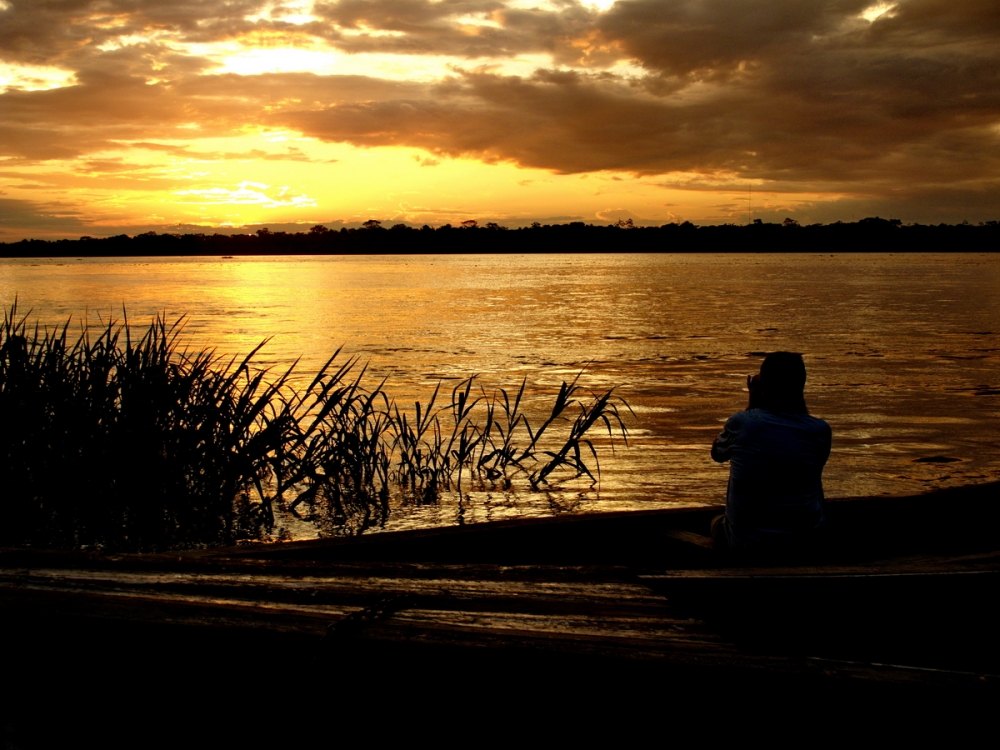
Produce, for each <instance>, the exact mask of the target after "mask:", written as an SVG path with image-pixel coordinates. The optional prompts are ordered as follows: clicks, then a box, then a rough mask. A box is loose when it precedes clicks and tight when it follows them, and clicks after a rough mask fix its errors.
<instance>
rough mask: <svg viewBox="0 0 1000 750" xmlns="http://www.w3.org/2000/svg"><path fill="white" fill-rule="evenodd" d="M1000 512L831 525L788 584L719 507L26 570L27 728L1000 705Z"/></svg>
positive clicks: (838, 512)
mask: <svg viewBox="0 0 1000 750" xmlns="http://www.w3.org/2000/svg"><path fill="white" fill-rule="evenodd" d="M997 490H998V485H997V484H996V483H992V484H987V485H978V486H972V487H966V488H960V489H954V490H946V491H942V492H937V493H928V494H927V495H921V496H910V497H906V498H891V499H888V498H865V499H862V498H855V499H845V500H840V501H831V503H830V512H831V518H832V519H833V522H834V523H835V524H836V526H837V530H838V533H839V534H840V542H839V547H838V549H836V550H834V551H833V552H831V553H830V555H829V556H828V557H827V559H826V560H824V561H810V562H808V563H800V564H791V565H789V564H783V565H782V566H777V565H776V564H773V563H772V564H770V565H764V564H760V565H752V566H746V565H744V566H736V565H734V564H733V561H726V560H724V559H720V558H718V557H717V556H716V555H715V554H714V553H713V552H711V551H709V550H708V549H706V548H705V547H704V546H703V545H702V544H701V541H702V540H703V538H701V537H700V536H699V532H700V531H702V530H703V529H704V526H705V522H706V521H707V519H708V517H709V516H710V515H711V514H712V513H713V512H715V511H716V509H715V508H710V507H708V508H701V509H679V510H677V511H669V510H667V511H662V510H661V511H655V512H650V513H621V514H608V515H607V516H606V517H600V516H598V515H595V516H591V517H578V518H571V517H563V518H557V519H540V520H534V521H521V522H506V523H498V524H482V525H480V526H479V527H467V528H463V529H454V528H449V529H441V530H439V531H436V532H434V531H421V532H415V531H409V532H398V533H385V534H379V535H373V536H371V537H360V538H357V539H341V540H328V541H320V542H302V543H291V544H285V545H270V546H258V547H237V548H229V549H222V550H211V551H199V552H186V553H179V554H170V555H118V556H101V555H94V554H90V555H87V554H79V553H48V552H40V551H26V550H4V551H2V552H0V603H2V607H3V611H4V613H5V616H4V619H3V633H2V637H3V640H4V642H5V643H7V644H17V648H16V649H14V650H13V652H12V657H11V658H10V660H9V665H10V671H9V674H10V675H14V676H15V679H12V680H8V681H6V685H7V686H6V688H5V690H6V691H8V693H9V694H8V695H7V696H6V698H7V702H6V705H8V706H20V707H22V708H23V710H24V711H25V712H26V713H24V714H23V715H22V714H20V713H18V712H19V711H20V710H21V709H18V712H15V713H16V715H15V724H14V725H15V726H16V727H18V728H17V731H18V732H20V733H21V734H22V735H23V734H25V733H27V735H31V733H32V731H33V730H32V729H30V727H28V726H27V724H26V722H28V721H29V720H28V719H25V718H23V717H36V716H37V715H38V709H37V704H36V703H35V701H36V696H38V695H47V696H49V697H48V698H46V705H48V704H49V703H51V702H52V701H55V702H56V703H60V702H63V701H69V702H71V703H72V702H74V701H76V703H75V704H74V705H79V706H82V705H85V704H86V705H89V702H90V701H92V700H95V699H96V697H97V696H98V695H106V696H111V698H109V700H112V701H123V702H124V704H129V705H131V704H132V702H134V701H135V700H136V695H145V696H151V698H150V700H153V703H149V704H146V703H145V699H143V703H144V705H145V708H144V709H142V710H144V711H153V712H154V713H155V712H156V711H158V709H157V708H155V701H161V700H164V698H163V696H164V695H166V696H168V697H169V696H175V697H176V695H178V694H185V695H187V694H191V695H195V694H197V695H202V694H204V693H205V691H208V692H210V693H212V695H213V696H214V697H212V698H210V699H209V698H206V699H207V700H213V701H219V702H220V705H222V704H225V705H231V704H239V705H246V704H247V703H251V704H252V703H253V702H254V701H258V700H268V701H269V700H272V699H271V698H265V696H269V695H274V691H275V690H276V689H278V688H279V687H280V691H279V692H280V693H281V694H282V695H284V696H285V697H284V698H282V699H280V700H279V703H280V702H284V703H286V704H288V703H289V702H291V703H292V704H294V703H295V702H296V701H298V700H300V699H304V698H303V697H302V696H306V695H308V696H310V697H309V700H310V701H312V700H322V701H328V702H330V701H332V702H333V703H334V704H336V705H343V706H347V705H351V706H356V707H357V710H362V711H363V712H365V714H366V715H371V714H372V713H375V714H377V713H379V711H380V710H382V709H385V710H387V711H390V710H392V708H391V705H392V704H393V702H399V701H403V702H404V703H406V704H407V705H410V706H411V707H412V706H413V705H415V704H419V705H421V706H423V707H424V708H428V709H430V708H432V707H435V706H440V707H441V708H442V710H443V709H444V707H446V706H447V705H450V704H451V703H452V702H453V701H455V700H459V699H461V697H462V696H467V697H469V699H472V696H478V697H476V698H475V700H488V702H489V703H490V705H492V706H493V708H492V709H490V710H492V711H497V710H500V709H499V708H498V706H500V705H502V703H503V701H513V702H515V703H518V704H519V705H521V704H523V702H524V701H529V702H530V701H554V702H555V703H557V704H559V705H565V706H568V707H571V708H573V709H574V710H579V709H580V708H581V707H582V706H584V705H586V704H587V701H588V700H595V699H597V700H601V701H603V700H611V699H612V698H613V699H614V700H615V701H616V704H617V705H620V704H621V702H622V701H625V702H628V700H634V701H639V702H641V703H642V704H643V705H648V704H649V703H650V702H651V701H652V702H656V703H658V704H659V705H660V706H661V707H671V708H670V710H677V711H683V707H684V706H688V707H691V706H693V705H701V706H702V707H704V705H705V703H704V702H705V700H706V699H707V698H708V697H711V699H712V700H713V701H716V700H720V701H728V700H736V699H740V700H741V701H742V704H741V705H745V704H746V702H747V700H748V698H747V696H752V695H764V694H766V695H767V696H769V698H768V700H772V699H773V697H774V696H775V695H778V696H783V698H782V700H789V701H798V700H801V699H802V697H803V696H804V695H808V696H810V700H815V699H816V696H823V698H824V699H825V700H835V701H840V702H850V701H857V700H860V699H866V700H867V699H871V700H879V701H897V700H904V699H905V700H907V701H913V700H918V701H923V700H927V701H934V700H944V699H945V698H948V699H953V698H955V696H964V698H963V700H966V699H967V700H969V701H973V702H975V701H978V700H980V699H985V698H987V697H995V695H996V690H997V685H998V684H1000V678H998V677H997V675H998V674H1000V663H998V659H997V656H996V649H995V647H994V646H993V635H994V633H995V632H996V627H997V625H998V624H1000V623H998V622H997V615H996V614H995V613H994V612H993V608H992V605H991V602H992V599H993V593H992V592H994V591H995V590H996V582H997V578H998V575H1000V544H998V540H997V538H996V532H995V529H996V528H998V526H997V521H998V520H1000V519H998V518H997V517H996V516H997V515H1000V513H998V510H997V508H996V503H995V502H994V500H995V497H996V494H997ZM95 686H96V687H95ZM209 686H210V687H209ZM93 690H96V692H93ZM178 690H179V691H180V693H177V692H176V691H178ZM135 691H138V693H136V692H135ZM74 696H75V697H74ZM292 696H300V697H299V698H293V697H292ZM628 696H632V697H631V698H628V699H627V697H628ZM741 696H742V697H741ZM154 697H155V700H154ZM626 699H627V700H626ZM101 700H104V699H101ZM172 700H173V699H170V700H168V701H167V703H170V702H171V701H172ZM275 700H277V698H275ZM498 702H499V703H498ZM752 702H753V701H752V700H751V703H752ZM164 705H166V704H164ZM378 706H381V707H382V708H381V709H379V708H378ZM664 710H666V709H664ZM17 715H21V716H22V718H17ZM30 721H34V719H31V720H30ZM19 722H20V723H19ZM46 731H48V730H46Z"/></svg>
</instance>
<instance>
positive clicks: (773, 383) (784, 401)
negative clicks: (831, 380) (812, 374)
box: [760, 352, 806, 413]
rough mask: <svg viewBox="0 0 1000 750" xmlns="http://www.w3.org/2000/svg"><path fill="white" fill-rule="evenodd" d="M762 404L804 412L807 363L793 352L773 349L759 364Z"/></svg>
mask: <svg viewBox="0 0 1000 750" xmlns="http://www.w3.org/2000/svg"><path fill="white" fill-rule="evenodd" d="M760 387H761V389H762V393H761V396H762V406H763V407H764V408H765V409H768V410H770V411H783V412H793V413H805V412H806V400H805V395H804V390H805V387H806V365H805V363H804V362H803V361H802V355H801V354H796V353H795V352H772V353H771V354H768V355H767V356H766V357H765V358H764V362H763V363H762V364H761V366H760Z"/></svg>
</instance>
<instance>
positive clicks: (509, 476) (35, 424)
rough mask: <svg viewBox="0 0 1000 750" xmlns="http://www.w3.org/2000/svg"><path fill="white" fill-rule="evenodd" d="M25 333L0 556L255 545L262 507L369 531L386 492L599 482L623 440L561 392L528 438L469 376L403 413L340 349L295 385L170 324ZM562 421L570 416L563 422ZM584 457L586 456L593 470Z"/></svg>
mask: <svg viewBox="0 0 1000 750" xmlns="http://www.w3.org/2000/svg"><path fill="white" fill-rule="evenodd" d="M69 325H70V324H69V323H67V324H66V325H64V326H62V327H61V328H59V329H56V330H51V331H50V330H47V329H41V328H40V327H39V326H38V325H37V324H36V325H34V326H31V325H30V324H29V322H28V318H27V316H19V315H18V312H17V304H16V302H15V304H14V305H13V306H12V307H11V309H10V310H9V311H7V312H6V313H5V315H4V319H3V323H2V325H0V414H2V415H3V428H2V430H0V471H2V472H3V476H4V478H5V479H4V483H5V488H4V492H3V499H2V501H0V502H2V507H3V513H4V515H5V523H4V524H2V525H0V544H2V545H33V546H44V547H59V548H101V549H106V550H129V551H139V550H165V549H176V548H183V547H193V546H206V545H219V544H233V543H236V542H239V541H241V540H248V539H258V538H261V536H262V535H263V534H264V533H266V532H267V531H269V530H271V528H272V527H273V524H274V507H275V504H276V503H277V504H279V505H283V506H284V507H288V508H289V509H290V510H291V511H292V512H296V513H297V512H298V508H300V507H303V506H304V507H308V508H309V509H310V517H311V518H313V520H316V521H317V523H319V524H320V525H321V526H325V527H326V528H327V531H328V532H330V533H332V532H331V531H330V530H331V529H333V530H337V529H340V530H341V531H343V530H344V529H346V530H348V532H354V533H357V532H360V531H362V530H364V529H365V528H368V527H370V526H372V525H376V524H382V523H384V522H385V520H386V518H387V517H388V514H389V499H390V495H391V494H392V493H397V494H399V495H401V496H403V497H408V498H411V499H413V500H415V501H417V502H433V501H434V500H436V498H437V497H438V495H439V493H440V492H442V491H446V490H451V489H452V487H453V486H455V487H456V488H457V490H458V491H459V493H461V492H462V483H463V480H464V481H465V482H467V483H470V484H472V485H479V486H487V485H489V486H495V485H496V484H497V483H501V484H503V486H504V487H505V488H509V487H510V486H511V484H512V482H513V481H515V480H516V479H517V477H521V478H522V479H523V480H524V481H526V483H527V484H528V485H530V486H531V487H538V486H540V485H542V484H545V483H546V482H548V481H550V479H551V478H552V477H553V476H554V473H555V472H556V471H557V470H560V469H562V470H564V473H566V474H572V476H586V477H588V478H589V479H590V480H591V481H597V477H598V476H599V468H600V467H599V463H598V462H597V450H596V449H595V447H594V445H593V443H592V442H591V441H590V440H589V438H588V437H587V435H588V432H589V431H590V430H591V428H592V427H594V426H595V425H598V424H600V425H603V426H604V427H605V428H606V430H607V431H608V433H609V435H613V434H614V433H615V432H617V433H619V434H620V435H621V437H622V438H623V439H624V440H625V441H626V443H627V428H626V425H625V422H624V420H623V418H622V414H621V413H620V411H619V407H620V406H621V407H623V408H627V406H628V405H627V404H626V403H625V402H624V401H622V400H621V399H619V398H617V397H616V396H614V394H613V390H609V391H607V392H605V393H602V394H591V395H589V396H587V397H582V396H581V393H582V392H581V388H580V385H579V382H578V381H579V376H578V377H577V378H576V379H574V380H573V381H572V382H571V383H563V384H562V387H561V388H560V391H559V393H558V394H557V396H556V399H555V401H554V403H553V405H552V408H551V409H550V410H547V411H548V414H549V416H548V417H547V418H546V419H545V421H544V422H542V424H541V425H540V426H539V427H538V429H537V430H533V429H532V427H531V424H530V422H529V420H528V418H527V416H526V415H525V413H524V398H525V389H526V384H527V383H526V381H522V383H521V385H520V387H519V389H518V390H517V392H516V394H514V395H513V396H511V394H510V393H509V392H508V391H507V390H505V389H503V388H499V389H497V390H496V391H494V392H493V393H487V391H486V390H485V389H484V388H483V387H482V386H481V385H480V384H479V382H478V379H477V378H476V377H470V378H468V379H467V380H465V381H463V382H462V383H460V384H459V385H458V386H456V387H455V388H454V389H453V390H452V392H451V398H450V402H447V403H444V405H440V400H441V386H440V384H439V385H438V386H437V388H435V390H434V392H433V394H432V395H431V397H430V399H429V400H428V401H427V403H426V405H425V404H422V403H421V402H419V401H418V402H416V403H415V404H414V408H413V411H412V412H411V413H408V412H406V411H405V410H403V409H401V408H400V407H399V406H398V405H397V404H396V403H395V402H394V401H393V400H392V399H391V398H390V397H389V396H388V394H387V393H386V391H385V382H384V381H383V382H381V383H378V384H377V385H375V386H374V387H371V388H369V387H367V386H366V385H365V383H364V379H365V376H366V371H367V368H366V366H361V365H360V364H359V362H358V360H357V359H356V358H346V359H345V358H342V357H341V351H340V350H337V351H336V352H334V354H333V356H331V357H330V359H329V360H328V361H327V362H326V363H325V364H324V365H323V366H322V367H321V368H320V369H319V371H318V372H317V373H316V375H315V376H314V377H313V378H312V380H311V381H309V383H308V385H306V386H305V387H293V386H292V384H291V377H292V374H293V372H294V370H295V367H296V366H297V363H296V365H293V366H292V367H290V368H289V369H288V370H286V371H284V372H281V373H276V374H275V373H271V372H269V371H267V370H260V369H257V368H255V367H254V366H253V358H254V356H255V355H256V354H257V352H258V351H259V350H260V348H261V347H262V346H264V344H265V343H266V342H262V343H261V344H260V345H259V346H258V347H257V348H255V349H254V350H253V351H252V352H250V353H249V354H248V355H247V356H246V357H243V358H242V359H238V360H237V359H235V358H233V359H228V360H227V359H224V358H221V357H219V356H217V355H216V354H215V352H214V351H211V350H205V351H194V352H192V351H189V350H188V349H187V348H186V347H182V346H181V333H182V328H183V319H180V320H178V321H176V322H174V323H171V324H168V323H167V322H166V321H164V320H163V319H162V318H157V319H156V320H155V321H153V322H152V324H151V325H150V326H149V328H148V329H147V330H145V331H144V332H142V334H141V335H140V336H138V337H136V336H135V335H134V332H133V329H132V327H131V326H130V324H129V322H128V319H127V317H125V319H124V321H123V322H122V323H116V322H108V323H107V324H106V325H104V326H103V327H102V328H101V329H99V330H97V331H91V330H90V329H88V328H87V327H85V326H84V327H82V328H81V329H80V331H79V334H78V335H77V337H76V339H75V340H71V337H70V335H69V334H70V331H69ZM567 414H575V418H573V419H570V417H568V416H567ZM591 459H593V462H592V466H593V468H591V464H590V462H591Z"/></svg>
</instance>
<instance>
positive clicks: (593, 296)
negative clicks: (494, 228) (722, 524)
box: [0, 254, 1000, 536]
mask: <svg viewBox="0 0 1000 750" xmlns="http://www.w3.org/2000/svg"><path fill="white" fill-rule="evenodd" d="M15 296H17V298H18V300H19V302H18V305H19V308H20V310H21V311H22V312H25V311H27V310H28V309H31V310H32V311H33V317H37V318H38V319H39V320H41V321H42V322H43V323H44V324H47V325H56V324H60V323H62V322H65V320H66V319H68V318H72V320H73V321H76V322H79V321H83V320H86V319H89V320H91V321H95V320H97V319H98V318H102V319H105V320H106V319H107V318H108V317H109V316H111V317H114V318H119V319H120V318H121V315H122V313H121V311H122V308H123V306H124V307H125V308H127V310H128V315H129V318H130V321H132V322H133V323H143V324H144V323H146V322H148V320H149V319H150V318H151V317H152V316H154V315H156V314H158V313H162V314H165V315H166V316H167V317H168V318H175V317H177V316H180V315H185V316H186V320H187V322H186V330H187V333H188V334H189V340H190V341H191V343H192V344H193V345H195V346H211V347H215V348H216V349H218V350H219V351H220V352H223V353H227V354H238V353H245V352H247V351H249V350H250V349H251V348H253V347H254V346H256V345H257V344H258V343H260V341H261V340H263V339H265V338H270V341H269V343H268V344H267V346H266V347H265V348H264V349H263V350H262V353H261V355H260V357H259V363H260V364H261V365H266V366H273V367H286V366H287V365H288V364H290V363H291V362H293V361H294V360H295V359H297V358H301V362H300V365H299V367H300V369H301V372H302V373H303V377H305V376H306V374H308V373H309V372H310V371H311V370H312V369H314V368H315V367H317V366H318V365H319V364H320V363H321V362H322V361H325V360H326V358H327V357H329V355H330V354H331V353H332V352H333V351H334V350H335V349H337V348H338V347H343V351H344V353H345V354H347V355H353V356H357V357H359V358H360V359H361V360H362V361H365V362H368V363H370V373H371V377H372V384H373V385H374V384H375V383H376V382H377V381H378V380H380V379H381V378H383V377H385V378H388V383H387V386H386V388H387V390H388V391H389V393H390V394H391V395H393V396H395V397H396V399H397V400H398V401H399V403H401V404H412V402H413V400H414V399H421V400H426V398H427V397H428V396H429V394H430V393H431V391H432V390H433V388H434V386H435V385H436V384H437V383H438V382H443V383H444V384H445V386H446V387H449V388H450V387H451V385H453V384H454V383H456V382H457V381H458V380H461V379H464V378H466V377H468V376H470V375H473V374H478V375H479V376H480V379H481V381H482V382H483V384H484V385H485V386H487V387H488V388H489V387H491V386H498V385H499V386H507V387H516V386H517V384H519V383H520V381H521V379H522V378H524V377H527V379H528V384H529V385H528V388H529V392H530V393H531V394H532V397H533V399H535V400H533V401H532V402H531V408H533V409H535V414H538V411H537V410H538V409H540V408H542V407H543V405H544V404H546V403H548V401H547V399H551V397H552V395H554V393H555V392H557V391H558V387H559V384H560V383H561V382H562V381H563V380H566V379H571V378H572V377H573V376H574V375H575V374H576V373H577V372H579V371H580V370H581V369H582V368H586V372H585V375H584V378H583V382H585V383H586V384H587V385H588V387H590V388H592V389H594V390H601V389H606V388H608V387H610V386H612V385H614V386H616V387H617V389H618V390H617V392H618V393H619V394H620V395H621V396H623V397H624V398H625V399H627V401H628V402H629V404H630V405H631V406H632V409H633V410H634V412H635V418H634V419H633V418H630V420H629V425H630V429H631V436H630V446H629V448H628V449H627V450H622V449H621V447H622V446H620V445H618V444H616V452H615V453H614V455H612V454H611V453H610V451H608V450H604V451H603V452H602V464H601V468H602V474H601V482H600V485H599V487H594V488H591V487H590V486H589V484H588V483H586V482H580V481H576V482H569V483H562V484H557V485H555V486H553V487H552V488H551V489H550V491H548V492H538V493H530V492H527V491H524V490H523V488H522V489H521V490H519V491H516V492H502V491H499V490H496V489H490V488H478V489H476V490H474V491H472V492H471V493H469V497H467V498H464V499H462V500H461V501H460V500H459V498H458V497H457V496H456V495H454V494H452V495H446V496H444V497H442V498H441V501H440V502H438V503H437V504H432V505H417V504H405V505H404V504H401V501H400V502H397V504H396V507H394V509H393V512H392V515H391V517H390V520H389V522H388V525H387V528H402V527H413V526H433V525H444V524H454V523H459V522H461V523H472V522H481V521H486V520H492V519H498V518H505V517H511V516H527V515H545V514H553V513H562V512H574V511H582V510H586V511H594V510H624V509H635V508H655V507H664V506H667V505H670V504H675V503H691V502H706V501H718V500H720V499H721V498H722V496H723V494H724V491H725V483H726V477H727V468H726V467H725V466H719V465H717V464H714V463H713V462H712V461H711V459H710V457H709V454H708V448H709V446H710V444H711V441H712V438H713V436H714V435H715V433H716V432H717V431H718V430H719V429H720V427H721V425H722V422H723V421H724V420H725V419H726V417H727V416H728V415H729V414H730V413H732V412H733V411H736V410H737V409H740V408H742V407H743V405H744V404H745V400H746V395H745V382H746V376H747V374H748V373H750V372H755V371H756V370H757V368H758V367H759V364H760V359H761V355H762V353H763V352H766V351H773V350H777V349H789V350H794V351H800V352H803V353H804V356H805V359H806V365H807V367H808V369H809V382H808V384H807V390H806V396H807V401H808V404H809V407H810V410H811V411H812V413H813V414H815V415H816V416H819V417H822V418H824V419H826V420H827V421H828V422H830V424H831V425H832V427H833V433H834V444H833V453H832V456H831V458H830V463H829V464H828V466H827V470H826V473H825V478H824V482H825V486H826V490H827V494H828V495H829V496H845V495H867V494H899V493H912V492H919V491H923V490H926V489H931V488H936V487H943V486H952V485H957V484H965V483H970V482H980V481H987V480H995V479H1000V458H998V457H997V451H996V447H995V442H996V434H997V418H998V416H1000V395H998V394H1000V256H997V255H979V254H958V255H956V254H948V255H924V254H921V255H913V256H903V255H890V254H884V255H871V254H838V255H815V254H810V255H805V254H803V255H766V256H751V255H733V256H730V255H688V254H685V255H541V256H539V255H530V256H405V257H403V256H398V257H393V256H366V257H321V258H314V257H293V258H272V257H260V258H240V259H222V258H181V259H175V258H171V259H145V258H144V259H135V258H132V259H78V260H73V259H69V260H67V259H54V260H47V259H16V260H10V259H4V260H0V302H2V303H3V304H4V305H5V306H8V307H9V306H10V304H11V303H12V302H13V300H14V298H15ZM599 442H601V443H602V444H603V445H604V446H605V448H606V447H607V441H606V440H602V441H599ZM289 523H290V524H292V526H291V527H292V530H293V534H294V535H295V536H308V535H310V534H312V533H314V532H313V531H312V529H311V527H308V526H306V525H303V524H297V523H295V522H294V521H289Z"/></svg>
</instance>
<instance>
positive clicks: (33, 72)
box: [0, 62, 76, 93]
mask: <svg viewBox="0 0 1000 750" xmlns="http://www.w3.org/2000/svg"><path fill="white" fill-rule="evenodd" d="M74 83H76V74H75V73H74V72H73V71H72V70H63V69H61V68H55V67H51V66H45V65H17V64H13V63H5V62H0V93H2V92H4V91H7V90H8V89H19V90H21V91H47V90H48V89H58V88H62V87H63V86H72V85H73V84H74Z"/></svg>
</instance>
